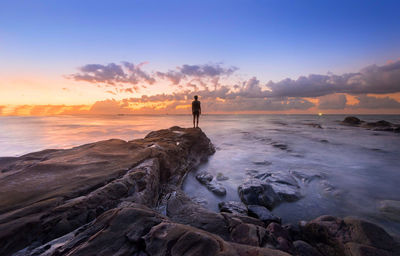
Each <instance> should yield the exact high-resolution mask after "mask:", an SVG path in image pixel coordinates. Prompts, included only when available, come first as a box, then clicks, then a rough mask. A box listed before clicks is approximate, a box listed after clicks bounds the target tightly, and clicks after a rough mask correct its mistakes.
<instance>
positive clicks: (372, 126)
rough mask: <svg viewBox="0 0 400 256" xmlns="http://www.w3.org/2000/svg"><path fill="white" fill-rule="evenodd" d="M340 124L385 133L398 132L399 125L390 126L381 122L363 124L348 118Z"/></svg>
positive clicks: (352, 117)
mask: <svg viewBox="0 0 400 256" xmlns="http://www.w3.org/2000/svg"><path fill="white" fill-rule="evenodd" d="M341 124H343V125H348V126H355V127H363V128H366V129H369V130H374V131H385V132H396V133H398V132H400V125H398V124H392V123H390V122H388V121H385V120H381V121H377V122H365V121H363V120H361V119H359V118H357V117H354V116H348V117H346V118H345V119H344V120H343V121H342V122H341Z"/></svg>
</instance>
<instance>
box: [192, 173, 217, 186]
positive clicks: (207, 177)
mask: <svg viewBox="0 0 400 256" xmlns="http://www.w3.org/2000/svg"><path fill="white" fill-rule="evenodd" d="M213 178H214V177H213V176H212V175H211V174H210V173H208V172H202V173H199V174H197V175H196V179H197V180H198V181H199V182H200V183H201V184H203V185H206V184H208V183H210V182H211V181H212V179H213Z"/></svg>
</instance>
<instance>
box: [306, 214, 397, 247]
mask: <svg viewBox="0 0 400 256" xmlns="http://www.w3.org/2000/svg"><path fill="white" fill-rule="evenodd" d="M301 229H302V232H303V235H304V236H305V238H306V239H307V241H310V242H311V244H312V245H313V246H315V247H316V248H318V249H319V251H321V252H324V254H326V255H343V254H344V253H345V250H346V249H345V245H346V244H347V243H349V242H353V243H357V244H361V245H363V246H369V247H374V248H376V249H379V250H384V251H387V253H392V254H393V255H396V253H400V246H399V244H398V243H397V242H396V241H395V240H394V239H393V238H392V237H391V236H390V235H389V234H387V233H386V232H385V230H383V229H382V228H381V227H379V226H377V225H375V224H372V223H370V222H366V221H363V220H359V219H355V218H350V217H347V218H344V219H340V218H336V217H333V216H320V217H318V218H316V219H314V220H312V221H309V222H307V223H306V224H304V225H302V226H301ZM347 250H348V249H347ZM350 255H351V254H350ZM355 255H357V254H355Z"/></svg>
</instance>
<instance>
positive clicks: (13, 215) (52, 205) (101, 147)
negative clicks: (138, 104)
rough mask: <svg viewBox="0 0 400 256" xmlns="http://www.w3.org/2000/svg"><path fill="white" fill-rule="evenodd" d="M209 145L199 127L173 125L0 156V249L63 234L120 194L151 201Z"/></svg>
mask: <svg viewBox="0 0 400 256" xmlns="http://www.w3.org/2000/svg"><path fill="white" fill-rule="evenodd" d="M212 153H214V147H213V146H212V144H211V142H210V140H209V139H208V138H207V136H206V135H205V134H204V133H203V132H202V131H201V130H200V129H183V128H179V127H172V128H170V129H165V130H160V131H156V132H151V133H150V134H148V135H147V136H146V137H145V138H144V139H139V140H134V141H129V142H126V141H122V140H117V139H112V140H107V141H100V142H96V143H91V144H87V145H83V146H79V147H75V148H72V149H66V150H44V151H40V152H35V153H31V154H28V155H24V156H21V157H18V158H12V159H10V158H8V159H6V161H0V164H1V165H0V170H1V176H0V214H1V215H0V255H9V254H11V253H13V252H15V251H18V250H20V249H23V248H24V247H26V246H29V245H32V244H34V245H38V244H43V243H46V242H49V241H51V240H53V239H56V238H58V237H61V236H63V235H65V234H67V233H69V232H71V231H73V230H75V229H77V228H80V227H82V226H83V225H85V224H87V223H90V222H91V221H93V220H95V219H96V218H98V217H99V216H100V215H102V214H103V213H105V212H107V211H109V210H112V209H115V208H116V207H118V206H119V205H121V204H123V203H124V202H129V203H138V204H141V205H144V206H147V207H150V208H153V207H155V206H157V204H158V203H159V198H160V197H161V196H162V195H163V194H164V193H166V192H168V191H172V190H174V189H175V188H178V187H180V185H181V183H182V181H183V178H184V176H185V174H186V173H187V172H188V171H189V170H191V169H193V168H194V167H196V166H197V165H198V164H199V163H200V162H201V161H204V160H207V158H208V156H209V155H210V154H212Z"/></svg>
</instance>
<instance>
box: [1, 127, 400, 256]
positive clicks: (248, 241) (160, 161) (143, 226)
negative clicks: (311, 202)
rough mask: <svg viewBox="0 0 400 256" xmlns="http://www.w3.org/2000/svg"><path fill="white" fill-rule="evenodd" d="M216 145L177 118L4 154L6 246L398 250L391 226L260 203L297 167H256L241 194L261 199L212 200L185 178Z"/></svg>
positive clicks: (246, 252)
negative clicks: (297, 213)
mask: <svg viewBox="0 0 400 256" xmlns="http://www.w3.org/2000/svg"><path fill="white" fill-rule="evenodd" d="M214 152H215V150H214V147H213V146H212V144H211V142H210V140H209V139H208V138H207V137H206V136H205V134H204V133H203V132H202V131H201V130H200V129H183V128H179V127H171V128H170V129H165V130H160V131H155V132H151V133H150V134H149V135H147V136H146V137H145V138H144V139H140V140H134V141H129V142H126V141H122V140H108V141H101V142H96V143H91V144H87V145H83V146H79V147H76V148H72V149H67V150H45V151H41V152H35V153H32V154H28V155H25V156H22V157H17V158H7V159H1V158H0V169H1V170H2V173H1V176H0V185H1V186H0V192H1V193H0V199H1V200H0V255H18V256H22V255H32V256H33V255H42V256H45V255H46V256H47V255H53V256H55V255H58V256H59V255H82V256H83V255H136V256H139V255H140V256H149V255H210V256H212V255H238V256H239V255H240V256H252V255H265V256H272V255H276V256H285V255H316V256H319V255H399V254H398V252H399V251H398V249H399V245H398V244H397V243H396V242H395V241H394V240H393V238H392V237H391V236H390V235H388V234H387V233H386V232H385V231H384V230H383V229H381V228H380V227H378V226H376V225H374V224H371V223H368V222H365V221H362V220H358V219H352V218H345V219H339V218H335V217H332V216H322V217H320V218H317V219H315V220H312V221H309V222H304V223H303V224H302V225H300V228H297V226H293V225H282V224H281V220H280V218H279V217H277V216H274V215H272V214H271V212H270V211H269V210H268V209H267V208H266V207H264V206H261V205H266V204H267V203H268V205H269V204H270V205H271V206H272V205H274V204H276V203H279V202H281V201H282V200H289V199H288V198H285V197H283V196H282V195H283V194H282V191H279V189H277V187H279V186H283V187H285V188H286V187H290V188H293V189H298V188H299V185H300V184H298V180H300V179H299V178H297V177H296V176H294V175H293V174H290V175H289V174H287V175H285V174H277V173H274V174H272V173H261V174H260V173H253V174H252V176H251V177H250V180H249V184H247V185H246V186H243V187H242V193H243V197H244V198H246V200H247V201H249V202H252V201H253V200H254V201H256V202H257V204H250V203H249V204H248V205H247V207H246V206H245V205H244V204H242V203H240V202H230V201H228V202H224V203H222V204H221V206H220V207H221V212H220V213H217V212H212V211H210V210H208V209H206V208H205V207H204V202H203V201H201V200H200V199H192V198H189V197H188V196H186V194H185V193H184V192H183V191H182V190H181V188H180V187H181V184H182V180H183V178H184V177H185V175H186V174H187V172H189V171H191V170H194V169H195V168H196V166H198V165H199V164H200V163H201V162H202V161H205V160H207V157H208V156H209V155H211V154H213V153H214ZM255 175H258V177H257V178H256V177H254V176H255ZM293 177H296V179H297V180H296V179H294V178H293ZM303 178H304V181H303V180H301V181H302V182H310V181H309V180H312V179H317V178H318V177H312V176H307V177H305V176H304V177H303ZM200 180H201V182H205V183H206V184H207V183H210V182H212V181H213V177H212V176H211V178H210V176H207V175H204V176H202V177H201V179H200ZM200 180H199V181H200ZM306 180H307V181H306ZM299 182H300V181H299ZM246 189H249V190H250V192H251V193H246V192H245V191H246ZM255 192H257V193H255ZM223 209H224V210H223Z"/></svg>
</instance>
